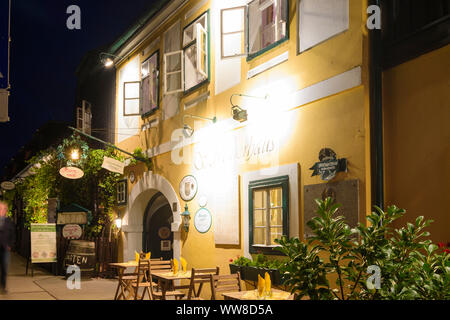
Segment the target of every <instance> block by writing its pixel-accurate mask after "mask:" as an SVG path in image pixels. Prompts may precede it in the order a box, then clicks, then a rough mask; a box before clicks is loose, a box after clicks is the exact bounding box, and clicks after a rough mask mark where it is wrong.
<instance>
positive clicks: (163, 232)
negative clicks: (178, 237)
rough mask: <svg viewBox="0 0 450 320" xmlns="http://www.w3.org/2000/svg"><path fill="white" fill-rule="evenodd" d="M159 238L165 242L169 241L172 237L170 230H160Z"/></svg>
mask: <svg viewBox="0 0 450 320" xmlns="http://www.w3.org/2000/svg"><path fill="white" fill-rule="evenodd" d="M158 236H159V237H160V238H161V239H163V240H164V239H168V238H169V237H170V229H169V228H167V227H162V228H159V230H158Z"/></svg>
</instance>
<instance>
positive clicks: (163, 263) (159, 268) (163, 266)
mask: <svg viewBox="0 0 450 320" xmlns="http://www.w3.org/2000/svg"><path fill="white" fill-rule="evenodd" d="M150 266H151V269H152V272H167V271H171V270H172V262H171V261H170V260H162V259H159V260H158V259H151V260H150Z"/></svg>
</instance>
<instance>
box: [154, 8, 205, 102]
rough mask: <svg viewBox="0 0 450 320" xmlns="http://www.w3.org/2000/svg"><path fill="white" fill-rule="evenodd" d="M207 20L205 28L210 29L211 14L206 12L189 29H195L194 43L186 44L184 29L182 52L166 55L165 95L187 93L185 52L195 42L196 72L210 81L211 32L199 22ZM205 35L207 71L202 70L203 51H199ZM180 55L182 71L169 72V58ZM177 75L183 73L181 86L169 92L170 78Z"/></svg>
mask: <svg viewBox="0 0 450 320" xmlns="http://www.w3.org/2000/svg"><path fill="white" fill-rule="evenodd" d="M203 18H204V19H206V21H205V26H206V28H208V26H209V14H208V12H204V13H203V14H201V15H200V16H199V17H198V18H197V19H195V20H194V21H193V22H192V25H191V26H189V27H193V28H194V29H193V35H194V36H195V39H193V40H192V41H190V42H188V43H185V41H184V33H185V31H186V28H185V29H183V31H182V43H183V48H182V49H181V50H177V51H173V52H167V53H165V54H164V69H163V70H164V93H163V94H164V95H169V94H175V93H179V92H185V90H186V81H185V64H184V59H185V54H184V51H185V50H186V49H187V48H188V47H190V46H191V45H192V43H193V42H194V41H195V45H196V46H197V55H196V63H197V67H196V70H197V71H198V72H199V73H200V74H201V75H203V76H204V77H206V78H207V79H208V80H209V59H210V56H209V54H210V52H209V32H210V31H209V30H208V29H205V28H203V26H202V25H201V24H200V23H199V22H198V21H200V20H201V19H203ZM202 34H204V35H205V38H206V43H205V47H206V50H205V51H204V53H206V57H207V58H206V60H207V61H206V64H205V70H202V69H201V66H202V63H201V62H202V50H199V48H201V39H202V37H201V35H202ZM177 54H178V55H180V59H181V70H177V71H172V72H169V71H168V70H167V69H168V68H167V60H168V57H170V56H172V55H177ZM176 73H181V86H180V88H179V89H175V90H172V91H168V86H167V84H168V76H169V75H172V74H176Z"/></svg>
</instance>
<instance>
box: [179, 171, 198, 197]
mask: <svg viewBox="0 0 450 320" xmlns="http://www.w3.org/2000/svg"><path fill="white" fill-rule="evenodd" d="M197 190H198V185H197V180H196V179H195V177H194V176H186V177H184V178H183V180H181V183H180V197H181V199H183V200H184V201H191V200H192V199H194V198H195V195H196V194H197Z"/></svg>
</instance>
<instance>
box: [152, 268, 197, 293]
mask: <svg viewBox="0 0 450 320" xmlns="http://www.w3.org/2000/svg"><path fill="white" fill-rule="evenodd" d="M152 277H155V278H157V279H158V280H159V281H160V284H161V285H160V287H161V292H162V294H163V297H165V296H166V292H167V291H168V290H170V288H171V283H173V281H175V280H186V279H191V271H190V270H189V271H186V272H182V271H179V272H178V273H177V274H176V275H174V274H173V272H172V271H162V272H152Z"/></svg>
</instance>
